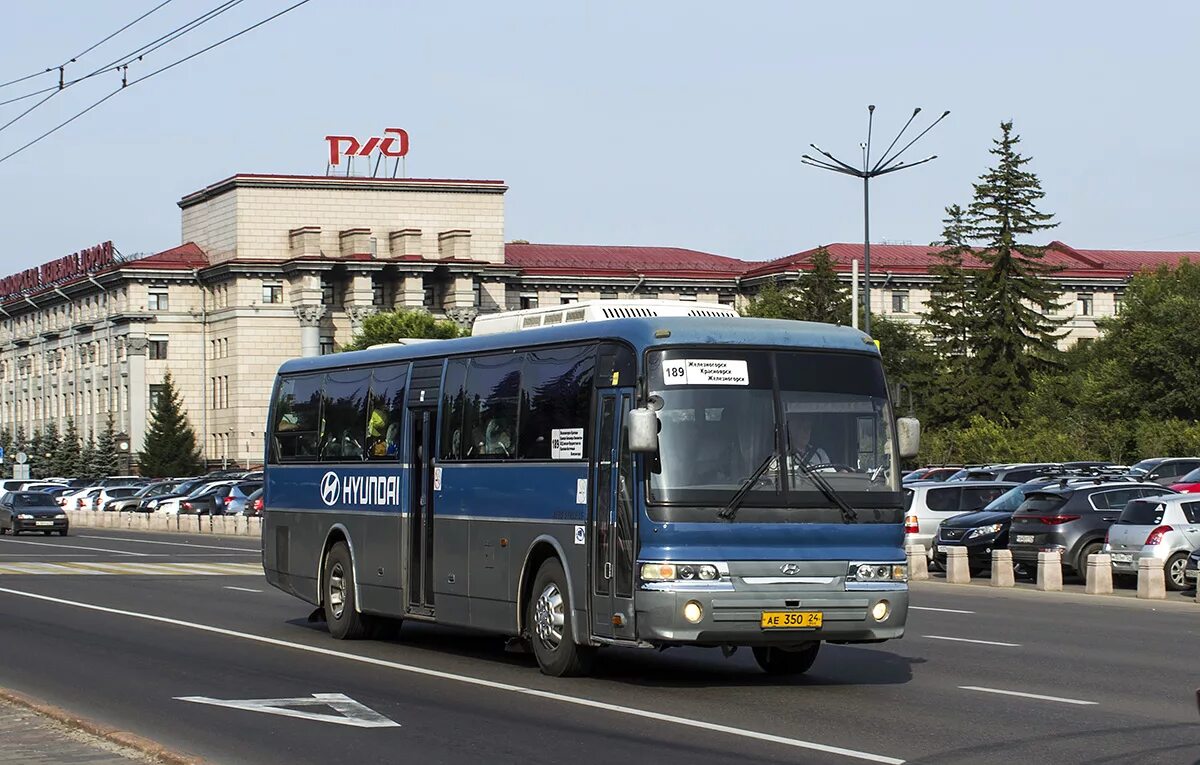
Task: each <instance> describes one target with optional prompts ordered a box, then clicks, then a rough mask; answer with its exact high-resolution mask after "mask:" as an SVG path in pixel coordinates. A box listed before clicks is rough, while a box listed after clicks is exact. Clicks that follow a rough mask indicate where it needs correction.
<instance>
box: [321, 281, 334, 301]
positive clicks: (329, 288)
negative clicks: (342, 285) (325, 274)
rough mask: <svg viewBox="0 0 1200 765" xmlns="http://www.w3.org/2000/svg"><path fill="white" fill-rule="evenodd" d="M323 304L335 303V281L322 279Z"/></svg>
mask: <svg viewBox="0 0 1200 765" xmlns="http://www.w3.org/2000/svg"><path fill="white" fill-rule="evenodd" d="M321 305H333V282H331V281H329V280H328V279H322V280H321Z"/></svg>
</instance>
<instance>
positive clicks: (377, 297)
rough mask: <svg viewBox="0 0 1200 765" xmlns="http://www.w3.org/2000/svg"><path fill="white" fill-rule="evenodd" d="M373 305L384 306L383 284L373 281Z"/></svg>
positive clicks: (376, 280) (377, 280)
mask: <svg viewBox="0 0 1200 765" xmlns="http://www.w3.org/2000/svg"><path fill="white" fill-rule="evenodd" d="M371 305H377V306H381V305H383V282H382V281H380V280H379V279H371Z"/></svg>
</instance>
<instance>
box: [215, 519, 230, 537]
mask: <svg viewBox="0 0 1200 765" xmlns="http://www.w3.org/2000/svg"><path fill="white" fill-rule="evenodd" d="M227 525H228V524H226V522H225V516H223V515H214V516H213V518H212V533H214V534H224V533H225V527H226V526H227Z"/></svg>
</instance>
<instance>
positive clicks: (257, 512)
mask: <svg viewBox="0 0 1200 765" xmlns="http://www.w3.org/2000/svg"><path fill="white" fill-rule="evenodd" d="M264 507H265V504H264V503H263V490H262V489H261V488H260V489H259V490H258V491H256V492H254V493H253V494H251V495H250V496H249V497H246V509H245V511H244V514H245V515H250V516H255V517H262V514H263V509H264Z"/></svg>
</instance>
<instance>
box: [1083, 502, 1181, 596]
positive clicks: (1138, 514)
mask: <svg viewBox="0 0 1200 765" xmlns="http://www.w3.org/2000/svg"><path fill="white" fill-rule="evenodd" d="M1196 549H1200V498H1196V497H1189V496H1187V495H1186V494H1174V495H1166V496H1159V497H1150V498H1147V499H1135V500H1133V501H1132V502H1130V503H1129V504H1127V505H1125V509H1124V510H1122V511H1121V517H1120V518H1118V519H1117V522H1116V523H1114V524H1113V525H1112V526H1111V527H1110V528H1109V529H1108V537H1107V539H1106V540H1105V543H1104V552H1106V553H1108V554H1110V555H1111V556H1112V567H1113V573H1114V574H1125V575H1129V576H1136V575H1137V570H1138V561H1139V560H1141V559H1142V558H1154V559H1156V560H1158V561H1159V562H1160V564H1161V565H1162V566H1163V571H1164V572H1165V575H1166V576H1165V578H1166V584H1167V588H1168V589H1171V590H1183V589H1186V588H1187V586H1188V581H1187V577H1186V576H1185V575H1184V571H1185V570H1186V568H1187V559H1188V555H1190V554H1191V553H1192V551H1193V550H1196Z"/></svg>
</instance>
